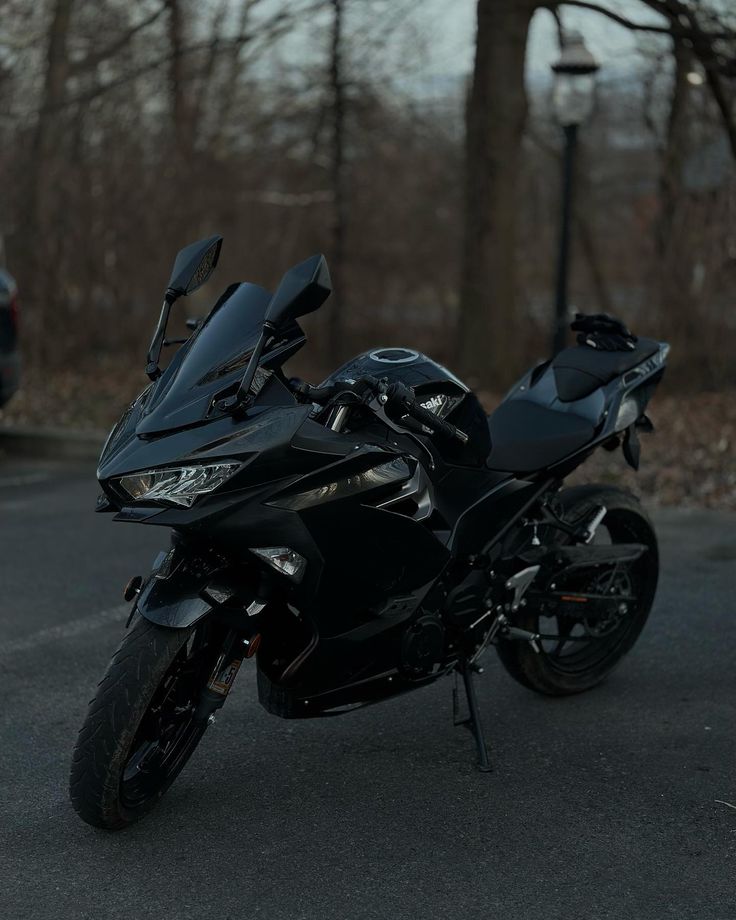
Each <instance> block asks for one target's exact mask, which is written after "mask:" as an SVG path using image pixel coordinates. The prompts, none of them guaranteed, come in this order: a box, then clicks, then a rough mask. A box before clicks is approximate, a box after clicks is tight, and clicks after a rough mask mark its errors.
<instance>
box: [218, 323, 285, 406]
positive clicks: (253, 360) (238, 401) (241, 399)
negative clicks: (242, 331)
mask: <svg viewBox="0 0 736 920" xmlns="http://www.w3.org/2000/svg"><path fill="white" fill-rule="evenodd" d="M274 332H275V329H274V328H273V326H272V325H271V324H270V323H264V324H263V332H261V335H260V337H259V339H258V341H257V342H256V346H255V348H254V349H253V353H252V354H251V356H250V360H249V361H248V366H247V367H246V369H245V373H244V374H243V378H242V380H241V381H240V386H239V387H238V389H237V390H236V392H235V393H234V394H233V395H232V396H228V397H227V398H226V399H223V400H221V401H220V403H219V406H220V408H221V409H224V410H225V411H226V412H235V411H237V410H238V409H243V408H245V409H247V408H248V407H249V406H250V405H251V403H252V401H253V397H252V396H251V393H250V388H251V384H252V383H253V378H254V377H255V375H256V371H257V370H258V364H259V362H260V360H261V355H262V354H263V349H264V348H265V347H266V342H268V340H269V339H270V338H271V336H272V335H273V333H274Z"/></svg>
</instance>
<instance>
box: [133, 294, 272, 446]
mask: <svg viewBox="0 0 736 920" xmlns="http://www.w3.org/2000/svg"><path fill="white" fill-rule="evenodd" d="M270 299H271V295H270V294H269V292H268V291H266V290H265V289H264V288H262V287H259V286H258V285H256V284H248V283H243V284H237V285H232V286H231V287H229V288H228V289H227V291H225V293H224V294H223V295H222V297H221V298H220V300H219V301H218V302H217V303H216V304H215V306H214V307H213V308H212V311H211V312H210V314H209V316H208V317H207V318H206V320H205V321H204V323H203V324H202V326H201V327H200V328H199V329H198V331H197V332H196V333H195V334H194V335H193V336H192V337H191V338H190V339H189V341H188V342H187V343H186V344H185V345H183V346H182V347H181V348H180V349H179V351H178V352H177V354H176V355H175V357H174V358H173V360H172V361H171V364H169V366H168V367H167V368H166V370H165V371H164V373H163V374H162V376H161V377H160V378H159V380H158V381H157V382H156V383H155V384H154V387H153V389H152V391H151V394H150V397H149V399H148V402H147V404H146V406H145V408H144V410H143V413H142V416H141V420H140V422H139V423H138V425H137V427H136V432H137V433H138V434H153V433H155V432H163V431H171V430H172V429H174V428H183V427H186V426H189V425H196V424H197V423H199V422H202V421H205V420H207V419H210V418H213V417H215V416H219V415H220V414H221V413H219V412H218V411H217V410H214V411H213V399H215V398H221V397H222V396H223V395H227V391H228V389H229V388H231V389H234V388H235V387H236V386H237V384H238V382H239V381H240V379H241V377H242V376H243V373H244V372H245V367H246V365H247V363H248V360H249V358H250V356H251V353H252V351H253V348H254V346H255V344H256V342H257V341H258V338H259V336H260V334H261V330H262V328H263V317H264V315H265V311H266V307H267V306H268V303H269V301H270ZM280 345H283V343H280V342H279V343H276V347H277V346H280ZM273 351H274V347H272V348H271V349H269V351H268V352H266V354H265V355H264V357H263V358H262V359H261V363H265V362H267V361H268V358H269V356H270V355H271V354H273Z"/></svg>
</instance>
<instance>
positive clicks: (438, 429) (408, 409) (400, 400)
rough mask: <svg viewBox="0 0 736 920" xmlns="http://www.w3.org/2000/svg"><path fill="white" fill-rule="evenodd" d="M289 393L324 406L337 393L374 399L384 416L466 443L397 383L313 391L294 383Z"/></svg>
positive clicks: (366, 381)
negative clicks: (409, 421)
mask: <svg viewBox="0 0 736 920" xmlns="http://www.w3.org/2000/svg"><path fill="white" fill-rule="evenodd" d="M292 389H293V390H294V392H295V393H296V394H297V396H298V397H300V398H301V399H304V400H308V401H310V402H316V403H325V402H327V401H328V400H329V399H332V397H334V396H337V395H338V394H339V393H352V394H354V395H355V396H356V397H357V398H358V399H359V400H364V401H365V400H366V397H376V398H377V399H378V402H379V403H380V405H381V406H382V407H383V408H384V409H385V411H386V413H387V414H393V415H396V416H399V417H400V416H404V415H408V416H409V417H410V418H413V419H414V420H415V421H417V422H419V424H420V425H424V427H425V428H428V429H429V430H430V431H432V432H434V433H435V434H439V435H442V436H443V437H446V438H454V439H455V440H457V441H460V443H461V444H467V443H468V436H467V434H465V432H464V431H460V429H459V428H456V427H455V426H454V425H453V424H451V423H450V422H446V421H445V420H444V419H441V418H439V417H438V416H437V415H435V414H434V412H430V411H429V409H425V408H424V406H422V405H420V404H419V403H418V402H417V399H416V397H415V396H414V391H413V390H412V389H410V388H409V387H408V386H406V385H405V384H403V383H401V382H400V381H395V382H394V383H388V381H386V380H378V379H377V378H376V377H360V378H359V379H358V380H337V381H335V382H334V383H331V384H328V385H327V386H324V387H313V386H310V385H309V384H308V383H305V382H304V381H293V382H292Z"/></svg>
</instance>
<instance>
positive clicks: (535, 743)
mask: <svg viewBox="0 0 736 920" xmlns="http://www.w3.org/2000/svg"><path fill="white" fill-rule="evenodd" d="M95 494H96V489H95V482H94V475H93V472H92V470H91V469H87V468H81V467H77V468H75V467H61V466H59V467H54V466H52V465H49V464H48V463H47V464H33V463H29V462H24V463H22V464H19V463H18V462H17V461H16V462H14V463H10V461H8V460H6V461H4V462H2V463H0V526H1V530H0V573H1V574H2V581H1V582H0V584H1V586H2V597H1V599H0V610H1V616H0V700H1V701H2V707H1V710H0V719H1V721H0V726H1V728H0V742H1V743H0V917H7V918H13V920H21V918H33V920H42V918H55V920H66V918H90V920H107V918H123V917H124V918H131V917H132V918H135V920H138V918H149V917H156V918H161V917H170V918H176V920H179V918H197V920H200V918H208V917H213V918H217V920H228V918H245V917H247V918H251V917H262V918H266V920H282V918H283V920H300V918H305V920H323V918H324V920H332V918H335V920H338V918H339V920H352V918H360V920H362V918H380V920H389V918H391V920H394V918H401V920H403V918H411V920H414V918H420V917H421V918H468V920H470V918H484V920H486V918H496V917H497V918H502V920H517V918H518V920H533V918H545V920H547V918H560V920H563V918H564V920H605V918H616V920H620V918H626V920H629V918H631V920H641V918H657V920H664V918H673V920H689V918H693V920H694V918H697V920H734V918H736V871H735V869H736V859H735V857H736V807H734V806H736V771H735V769H734V768H735V767H736V673H735V671H736V669H735V667H734V650H735V649H736V616H735V614H736V609H735V607H736V601H735V600H734V595H735V594H736V517H734V516H727V515H725V514H718V513H714V512H708V513H706V512H677V511H664V512H660V513H659V514H658V515H657V516H656V520H657V522H658V525H659V533H660V537H661V543H662V556H663V569H664V571H663V577H662V581H661V588H660V591H659V595H658V599H657V603H656V608H655V610H654V612H653V614H652V617H651V620H650V624H649V625H648V627H647V629H646V631H645V633H644V635H643V637H642V638H641V640H640V642H639V643H638V645H637V646H636V648H635V649H634V650H633V652H632V653H631V654H630V655H629V657H628V658H627V660H626V661H625V662H624V663H623V665H622V666H621V667H620V668H619V669H618V671H617V672H616V674H615V675H614V676H613V677H612V678H611V680H610V681H609V682H608V683H607V684H606V685H604V686H603V687H601V688H599V689H597V690H595V691H593V692H591V693H589V694H586V695H584V696H582V697H576V698H568V699H564V700H550V699H546V698H543V697H539V696H536V695H534V694H532V693H530V692H529V691H527V690H525V689H523V688H522V687H520V686H518V685H517V684H515V683H514V682H513V681H512V680H511V679H510V678H509V677H508V676H507V675H506V674H505V672H503V671H502V669H501V667H500V665H499V664H498V663H497V662H496V660H495V656H494V655H493V653H492V652H491V654H490V655H489V656H488V658H487V661H486V664H487V668H486V672H485V674H484V675H483V677H482V678H481V681H480V688H479V690H480V697H481V703H482V707H483V710H484V713H485V717H486V728H487V733H488V735H489V737H490V740H491V742H492V745H493V756H494V761H495V768H496V769H495V772H494V773H493V774H490V775H484V774H480V773H478V772H476V771H475V770H474V768H473V748H472V744H471V739H470V736H469V734H468V733H467V732H465V731H463V730H462V729H454V728H453V727H452V720H451V692H450V691H451V685H450V682H449V680H448V681H446V682H442V683H440V684H436V685H434V686H433V687H430V688H428V689H426V690H422V691H420V692H418V693H416V694H413V695H411V696H408V697H405V698H403V699H399V700H396V701H392V702H390V703H386V704H383V705H382V706H376V707H371V708H368V709H366V710H364V711H360V712H357V713H354V714H351V715H348V716H345V717H343V718H340V719H326V720H315V721H314V722H310V721H306V722H301V723H294V722H285V721H281V720H278V719H276V718H274V717H272V716H269V715H267V714H266V713H265V712H264V711H262V710H261V709H260V707H259V705H258V703H257V700H256V694H255V682H254V674H253V671H252V670H248V669H247V668H243V669H242V670H241V674H240V676H239V677H238V683H237V685H236V688H235V690H234V691H233V694H232V696H231V698H230V700H229V701H228V705H227V706H226V708H225V710H224V711H223V713H222V714H221V716H220V718H219V719H218V722H217V724H216V725H215V726H214V727H213V729H212V730H210V731H209V732H208V734H207V736H206V738H205V740H204V742H203V744H202V746H201V747H200V749H199V750H198V751H197V752H196V753H195V755H194V757H193V759H192V761H191V762H190V764H189V765H188V767H187V768H186V770H185V771H184V773H183V774H182V776H181V777H180V778H179V780H178V781H177V783H176V784H175V786H174V787H173V788H172V789H171V791H170V792H169V793H168V795H167V797H166V798H165V799H164V800H163V802H162V804H161V805H160V806H159V808H158V809H157V810H156V811H155V812H154V813H153V814H152V815H151V816H150V817H149V818H148V819H147V820H146V821H144V822H143V823H141V824H139V825H136V826H134V827H133V828H130V829H128V830H126V831H124V832H122V833H117V834H110V833H105V832H102V831H96V830H93V829H92V828H89V827H87V826H86V825H84V824H82V823H81V822H80V821H79V819H78V818H77V817H76V815H75V814H74V812H73V811H72V808H71V806H70V805H69V803H68V800H67V792H66V786H67V775H68V767H69V757H70V752H71V748H72V745H73V743H74V738H75V735H76V731H77V729H78V727H79V725H80V724H81V721H82V718H83V716H84V711H85V707H86V701H87V700H88V699H89V698H90V696H91V695H92V692H93V689H94V686H95V684H96V682H97V680H98V679H99V677H100V676H101V674H102V672H103V670H104V668H105V665H106V662H107V660H108V658H109V657H110V655H111V653H112V651H113V649H114V648H115V646H116V645H117V643H118V641H119V638H120V635H121V632H122V617H123V613H122V609H121V608H120V607H119V604H120V599H121V588H122V585H123V584H124V583H125V582H126V581H127V579H128V577H129V576H130V575H131V574H134V573H137V572H144V571H146V570H147V568H148V566H149V564H150V561H151V560H152V558H153V556H154V555H155V552H156V551H157V549H158V547H159V545H160V544H162V542H164V540H165V535H164V534H159V533H158V532H157V531H156V530H155V529H154V528H151V529H150V530H149V529H147V528H145V527H142V526H136V525H128V524H114V523H112V522H111V520H110V518H109V517H107V516H105V515H95V514H93V513H92V510H91V509H92V507H93V502H94V498H95ZM719 800H720V801H719ZM726 803H731V804H730V805H729V804H726Z"/></svg>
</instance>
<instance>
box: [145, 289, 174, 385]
mask: <svg viewBox="0 0 736 920" xmlns="http://www.w3.org/2000/svg"><path fill="white" fill-rule="evenodd" d="M178 297H179V295H178V294H177V293H176V292H175V291H172V290H171V289H169V290H168V291H167V292H166V295H165V297H164V304H163V306H162V307H161V315H160V316H159V318H158V326H156V331H155V332H154V333H153V338H152V339H151V347H150V348H149V349H148V357H147V358H146V373H147V374H148V376H149V378H150V379H151V380H158V378H159V377H160V376H161V368H160V367H159V366H158V362H159V361H160V359H161V349H162V348H163V344H164V336H165V335H166V326H167V324H168V322H169V313H170V312H171V305H172V304H173V303H174V301H175V300H176V299H177V298H178Z"/></svg>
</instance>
